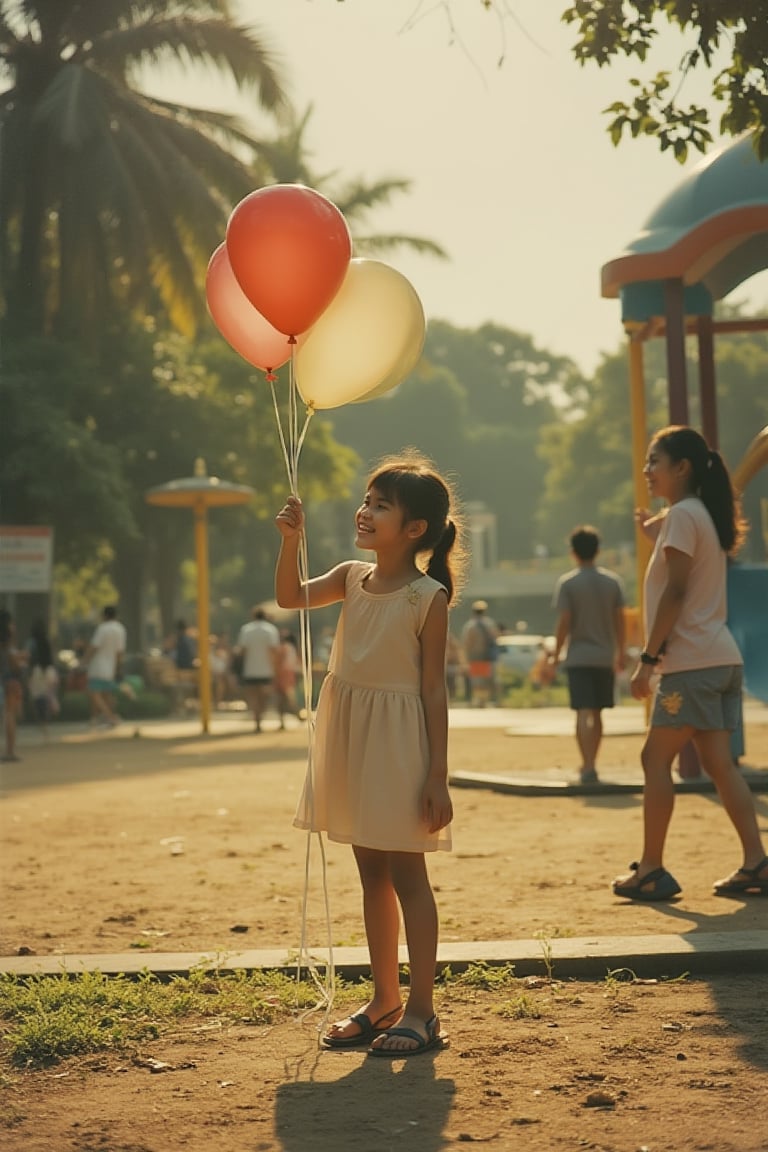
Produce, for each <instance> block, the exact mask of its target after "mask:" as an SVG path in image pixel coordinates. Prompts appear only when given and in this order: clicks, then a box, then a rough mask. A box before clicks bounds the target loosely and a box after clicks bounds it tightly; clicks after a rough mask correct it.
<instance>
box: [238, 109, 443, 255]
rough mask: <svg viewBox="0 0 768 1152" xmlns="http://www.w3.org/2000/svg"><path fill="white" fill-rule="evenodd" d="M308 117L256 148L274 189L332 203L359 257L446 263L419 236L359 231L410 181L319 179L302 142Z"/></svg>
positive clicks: (326, 176)
mask: <svg viewBox="0 0 768 1152" xmlns="http://www.w3.org/2000/svg"><path fill="white" fill-rule="evenodd" d="M313 111H314V108H313V106H312V105H311V104H310V106H309V107H308V108H307V110H306V112H305V113H304V115H303V116H301V117H296V116H295V115H291V114H290V113H289V119H288V121H287V123H285V124H281V128H280V131H279V133H278V135H277V136H276V137H274V138H272V139H270V140H264V139H260V140H259V141H258V142H257V147H258V152H259V156H260V158H261V159H262V160H263V162H264V163H265V164H266V165H267V167H268V168H269V170H270V172H271V174H272V177H273V179H274V180H275V181H276V182H277V183H278V184H306V185H308V186H309V187H310V188H316V189H317V191H318V192H322V193H323V194H324V195H325V196H327V197H328V199H329V200H332V201H333V203H334V204H335V205H336V207H337V208H338V209H339V211H340V212H341V213H343V215H344V217H345V219H346V220H347V222H348V224H349V226H350V229H351V231H352V234H353V236H354V245H355V252H356V253H357V254H358V255H371V256H372V255H380V254H383V253H385V252H391V251H392V250H393V249H394V248H398V247H404V248H410V249H411V251H414V252H422V253H424V254H426V255H429V256H437V257H439V258H441V259H445V258H446V252H445V250H444V249H443V248H441V247H440V245H439V244H436V243H435V242H434V240H426V239H424V238H423V237H421V236H407V235H393V234H391V233H388V234H386V235H382V234H381V233H367V232H365V231H364V229H365V228H366V227H367V221H368V218H369V216H370V215H371V213H372V212H373V211H374V210H375V209H376V208H379V207H381V206H382V205H386V204H389V203H390V201H391V200H392V197H393V196H396V195H398V194H400V193H407V192H408V191H409V190H410V187H411V181H410V180H403V179H401V178H398V177H394V178H384V179H381V180H377V181H376V183H375V184H365V183H363V181H362V180H347V181H344V182H341V183H339V182H338V175H339V174H338V172H326V173H322V174H320V173H318V172H315V171H313V169H312V165H311V154H310V152H309V151H308V149H307V145H306V141H305V133H306V130H307V125H308V123H309V120H310V117H311V116H312V113H313Z"/></svg>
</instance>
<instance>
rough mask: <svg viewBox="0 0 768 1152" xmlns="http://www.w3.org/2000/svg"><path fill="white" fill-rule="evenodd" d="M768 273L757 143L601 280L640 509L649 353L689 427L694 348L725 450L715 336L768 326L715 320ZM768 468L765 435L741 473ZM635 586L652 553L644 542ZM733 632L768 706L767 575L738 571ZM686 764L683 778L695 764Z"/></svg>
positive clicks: (695, 178) (691, 177)
mask: <svg viewBox="0 0 768 1152" xmlns="http://www.w3.org/2000/svg"><path fill="white" fill-rule="evenodd" d="M766 268H768V164H765V163H761V161H760V160H759V158H758V156H757V153H756V152H755V150H754V147H753V141H752V138H751V136H750V135H749V134H747V135H744V136H741V137H739V138H738V139H737V140H735V141H733V142H731V143H729V144H727V145H725V146H724V147H722V148H720V149H719V150H717V151H715V152H713V153H712V154H710V155H708V156H707V157H706V158H705V159H703V160H702V161H701V162H700V163H699V164H697V165H696V166H695V167H694V168H693V169H692V170H691V171H690V173H689V174H688V175H687V176H686V177H685V179H684V180H682V181H681V182H680V184H678V185H677V187H676V188H674V189H673V190H672V191H671V192H670V193H669V194H668V195H667V196H666V197H665V198H664V199H663V200H662V201H661V202H660V203H659V205H658V206H657V207H656V209H655V210H654V211H653V212H652V213H651V215H650V216H649V218H648V220H647V221H646V223H645V224H644V225H643V227H642V229H641V231H640V232H639V234H638V235H637V237H636V238H635V239H634V240H632V241H631V243H630V244H629V245H628V246H627V248H626V250H625V251H624V252H623V253H621V254H620V255H619V256H618V257H616V258H615V259H613V260H610V261H609V262H608V263H607V264H604V265H603V267H602V270H601V292H602V295H603V296H604V297H608V298H619V299H620V302H621V320H622V323H623V325H624V329H625V331H626V333H627V335H628V337H629V368H630V371H629V375H630V391H631V405H632V471H633V479H634V491H635V503H636V504H637V505H638V506H640V507H642V506H644V505H645V503H646V500H647V494H646V487H645V481H644V477H643V463H644V459H645V451H646V445H647V442H648V437H649V432H650V430H649V429H648V426H647V417H646V405H645V372H644V361H643V348H644V344H645V342H646V341H647V340H649V339H653V338H656V337H659V338H663V339H664V341H665V344H666V362H667V381H668V401H669V422H670V423H671V424H689V423H690V419H689V404H688V380H687V364H686V339H687V337H688V336H694V337H695V338H696V341H697V351H698V386H699V402H700V410H701V424H702V427H701V431H702V433H703V435H704V436H705V438H706V439H707V441H708V443H709V444H710V446H711V447H712V448H718V447H719V435H718V413H717V401H716V359H715V337H716V336H717V335H718V334H719V333H730V334H732V333H739V332H765V331H768V317H765V318H749V319H747V318H737V319H733V320H717V319H715V318H714V309H715V304H716V302H717V301H719V300H722V299H724V298H725V297H726V296H727V295H728V294H729V293H730V292H732V291H733V290H734V289H735V288H737V287H739V285H741V284H742V283H744V282H745V281H746V280H748V279H749V278H750V277H751V276H753V275H755V274H756V273H758V272H761V271H763V270H765V269H766ZM766 464H768V427H766V428H764V429H763V430H762V431H758V432H757V434H756V436H755V438H754V440H753V441H752V443H751V444H750V446H749V448H748V450H747V452H746V454H745V456H744V459H743V460H742V461H741V463H740V464H739V465H738V466H737V467H736V468H735V469H734V470H733V478H734V483H735V485H736V487H737V488H738V489H739V490H740V491H743V489H744V488H745V487H746V486H747V484H749V483H750V481H751V480H753V479H754V476H755V475H756V473H757V472H758V471H759V470H760V469H761V468H762V467H764V466H765V465H766ZM636 546H637V564H638V587H641V586H642V575H643V573H644V571H645V567H646V565H647V562H648V558H649V549H650V545H649V542H648V541H647V540H646V538H645V537H644V536H643V534H642V533H641V532H640V531H639V530H638V531H637V534H636ZM729 588H730V589H731V596H730V598H729V602H730V604H731V623H732V625H733V629H734V632H735V634H736V638H737V641H738V642H739V644H740V646H741V648H742V652H743V654H744V661H745V680H746V685H747V688H748V690H749V691H750V692H752V693H753V694H754V695H756V696H758V697H759V698H761V699H763V700H768V612H766V610H765V606H766V604H768V565H743V566H742V565H738V564H735V565H733V566H732V568H731V571H730V573H729ZM685 760H686V762H685V763H681V773H682V774H683V775H697V774H698V771H699V768H698V764H697V763H694V764H691V763H690V759H689V758H688V757H686V758H685Z"/></svg>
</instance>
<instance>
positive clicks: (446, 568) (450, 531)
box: [427, 520, 456, 604]
mask: <svg viewBox="0 0 768 1152" xmlns="http://www.w3.org/2000/svg"><path fill="white" fill-rule="evenodd" d="M455 543H456V525H455V524H454V522H453V520H448V521H446V525H445V528H444V529H443V533H442V535H441V537H440V539H439V540H438V541H437V543H436V544H435V546H434V548H433V549H432V555H431V556H430V558H429V563H428V564H427V576H431V577H432V579H433V580H437V581H438V583H439V584H442V585H443V587H444V588H445V590H446V592H447V593H448V603H449V604H450V602H451V600H452V599H453V586H454V579H453V573H452V571H451V565H450V561H449V559H448V555H449V553H450V551H451V549H452V548H453V545H454V544H455Z"/></svg>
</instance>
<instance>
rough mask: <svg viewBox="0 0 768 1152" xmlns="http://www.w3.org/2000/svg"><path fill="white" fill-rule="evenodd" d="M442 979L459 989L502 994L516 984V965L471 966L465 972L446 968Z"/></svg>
mask: <svg viewBox="0 0 768 1152" xmlns="http://www.w3.org/2000/svg"><path fill="white" fill-rule="evenodd" d="M442 979H443V982H444V983H445V984H446V985H453V986H454V987H457V988H479V989H481V990H482V991H485V992H502V991H504V990H506V989H508V988H511V987H513V986H514V984H515V966H514V964H470V965H469V966H468V967H467V968H465V970H464V971H463V972H456V973H454V972H452V971H451V969H450V968H444V969H443V972H442Z"/></svg>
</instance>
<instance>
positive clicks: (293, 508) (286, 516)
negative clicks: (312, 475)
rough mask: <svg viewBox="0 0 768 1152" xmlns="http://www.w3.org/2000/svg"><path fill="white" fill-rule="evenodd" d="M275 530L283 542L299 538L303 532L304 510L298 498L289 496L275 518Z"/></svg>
mask: <svg viewBox="0 0 768 1152" xmlns="http://www.w3.org/2000/svg"><path fill="white" fill-rule="evenodd" d="M275 524H276V525H277V530H278V532H279V533H280V535H281V536H282V537H283V539H284V540H290V539H291V538H292V537H294V536H299V535H300V534H301V532H302V531H303V530H304V508H303V507H302V503H301V500H299V498H298V496H289V497H288V499H287V500H286V502H285V504H284V505H283V507H282V508H281V509H280V511H279V512H278V514H277V516H275Z"/></svg>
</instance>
